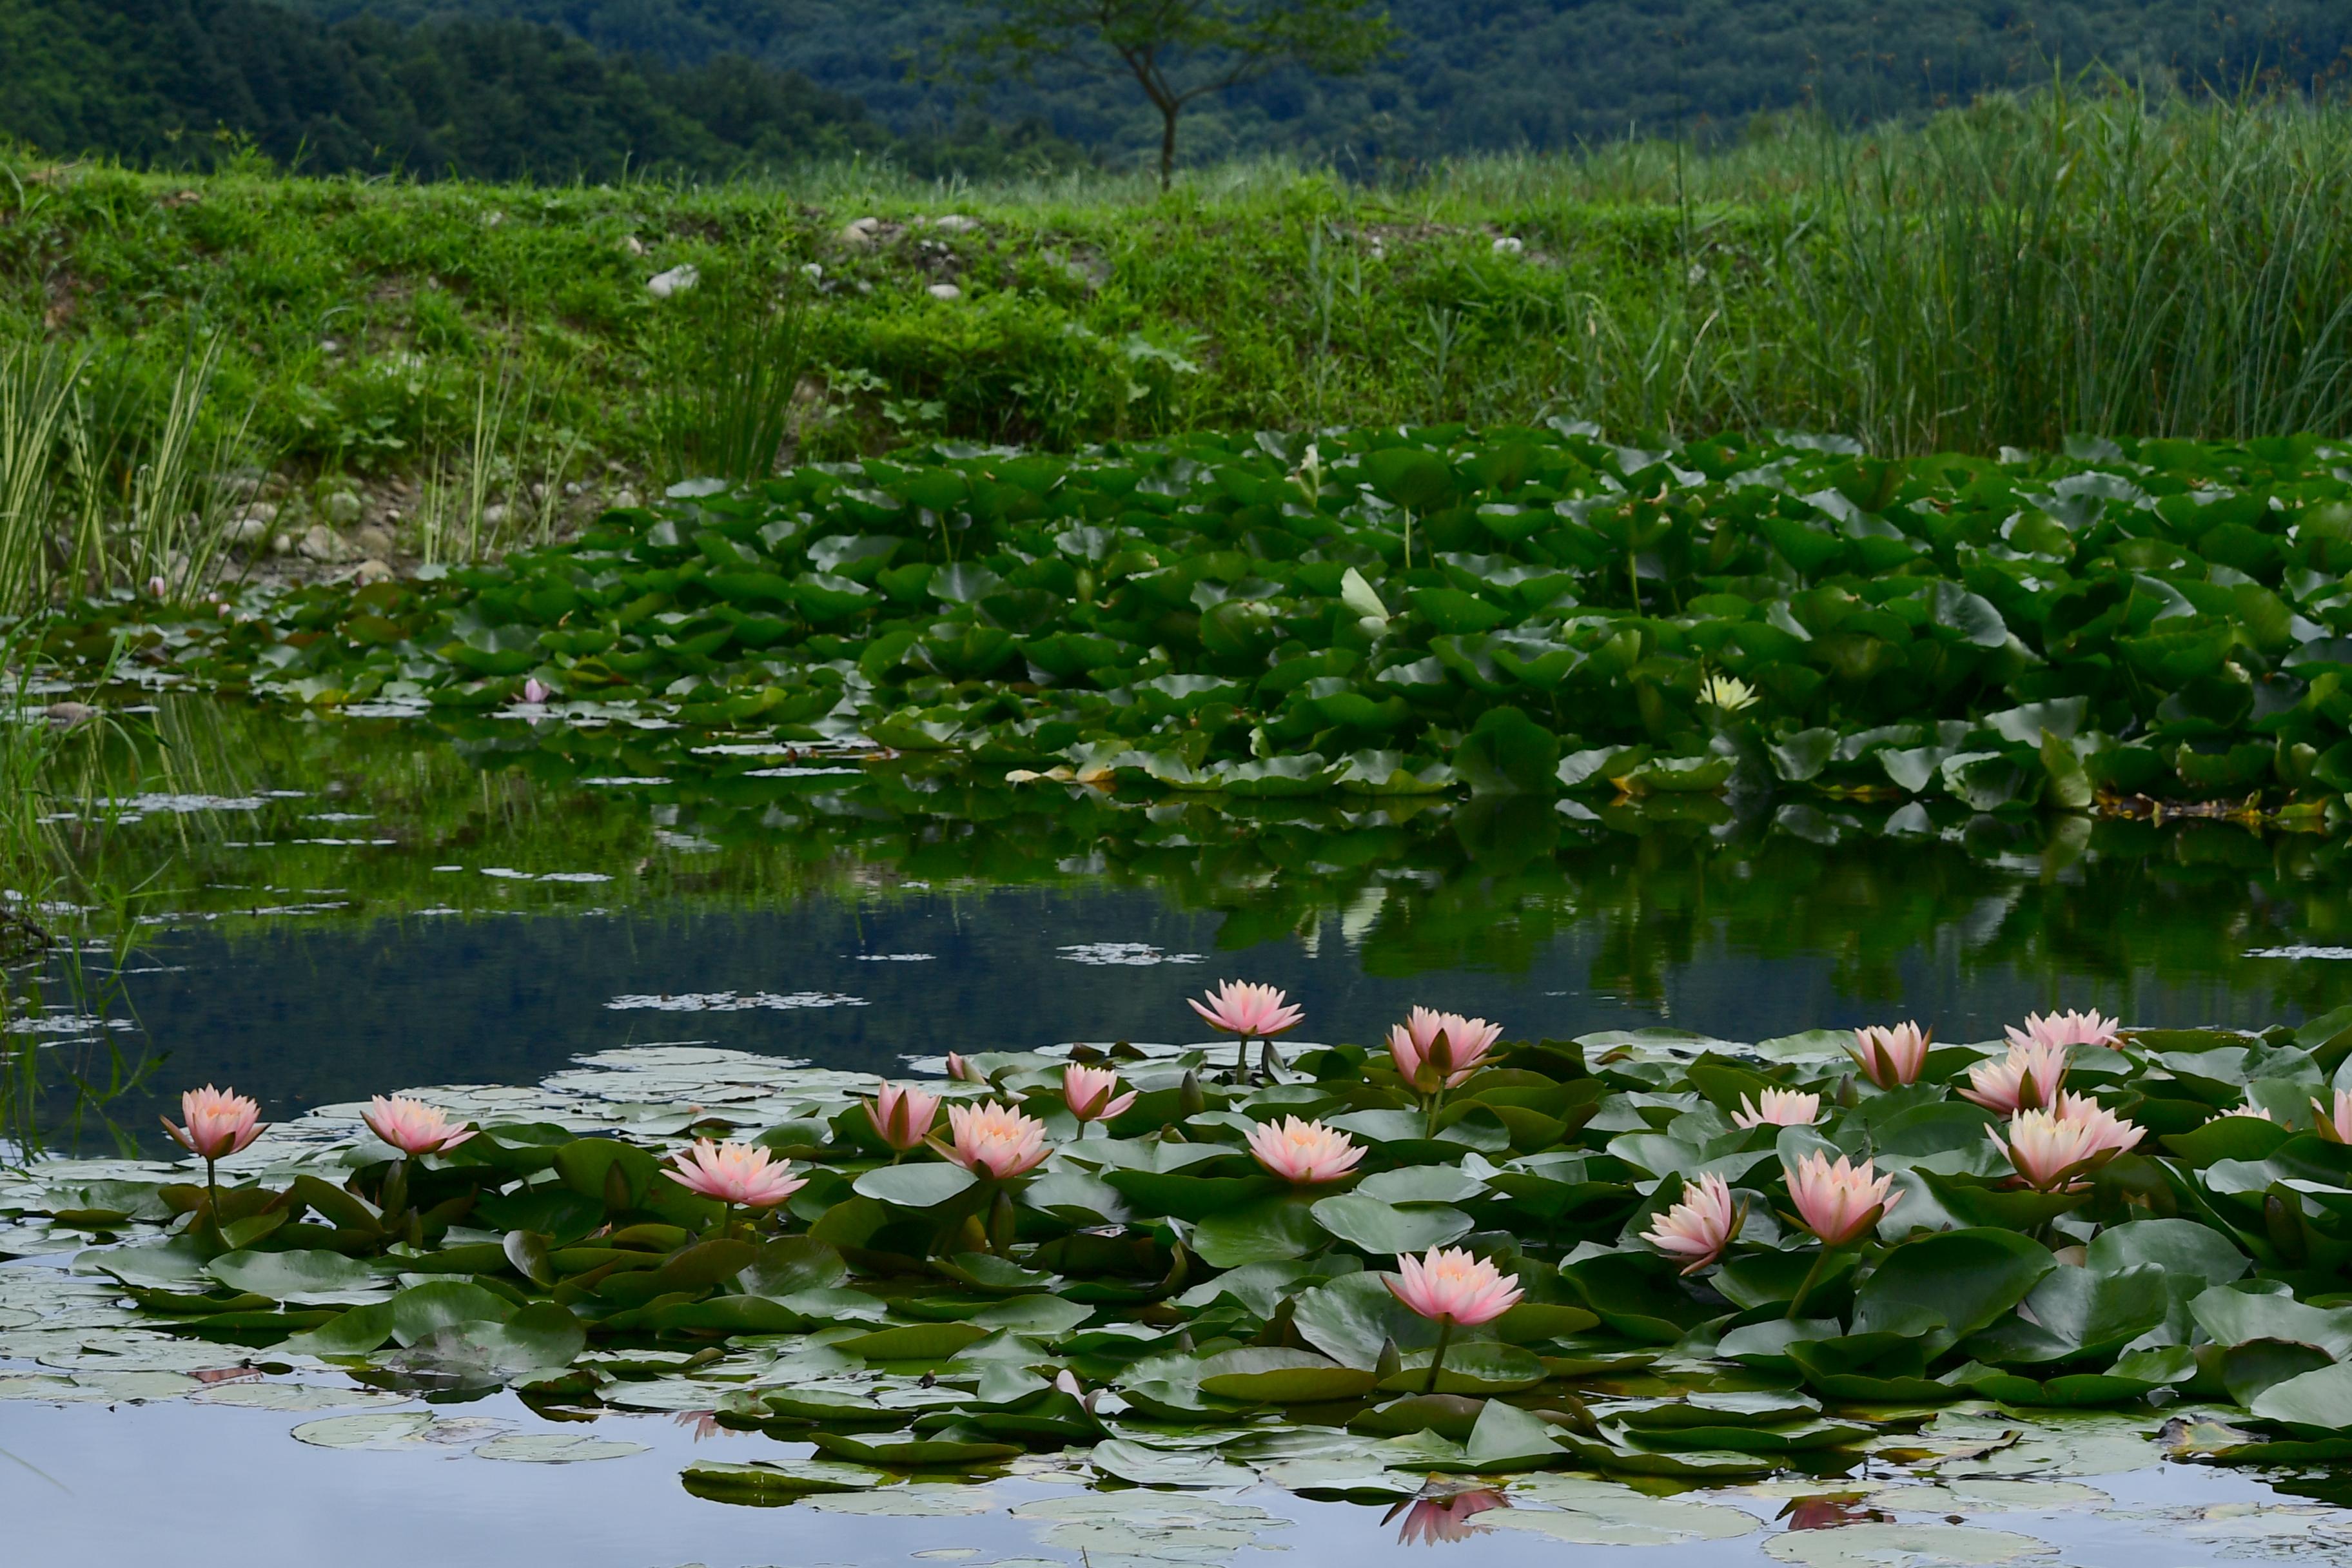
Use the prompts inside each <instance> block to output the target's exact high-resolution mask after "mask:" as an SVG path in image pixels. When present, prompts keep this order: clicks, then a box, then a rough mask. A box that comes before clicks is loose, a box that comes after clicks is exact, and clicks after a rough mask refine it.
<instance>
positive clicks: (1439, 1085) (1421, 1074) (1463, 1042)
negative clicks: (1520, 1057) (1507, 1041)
mask: <svg viewBox="0 0 2352 1568" xmlns="http://www.w3.org/2000/svg"><path fill="white" fill-rule="evenodd" d="M1502 1032H1503V1026H1502V1025H1500V1024H1490V1023H1488V1022H1486V1019H1484V1018H1465V1017H1464V1016H1462V1015H1461V1014H1459V1013H1433V1012H1431V1011H1430V1010H1429V1009H1428V1008H1426V1007H1415V1008H1414V1009H1413V1010H1412V1012H1411V1013H1410V1014H1408V1015H1406V1017H1405V1021H1404V1022H1403V1023H1402V1024H1397V1025H1393V1026H1391V1027H1390V1029H1389V1055H1390V1057H1391V1058H1393V1059H1394V1060H1395V1062H1396V1070H1397V1076H1398V1077H1399V1078H1401V1079H1404V1080H1405V1081H1406V1082H1407V1083H1409V1084H1411V1085H1412V1086H1413V1088H1415V1089H1419V1090H1421V1092H1422V1093H1423V1094H1434V1093H1436V1092H1437V1091H1438V1090H1439V1089H1455V1088H1459V1087H1460V1086H1461V1085H1462V1084H1463V1083H1465V1082H1466V1081H1468V1079H1469V1077H1470V1075H1471V1074H1472V1073H1474V1072H1475V1071H1477V1070H1478V1064H1479V1063H1480V1062H1481V1061H1483V1060H1484V1059H1485V1058H1486V1052H1487V1051H1488V1050H1489V1049H1490V1048H1491V1047H1493V1046H1494V1044H1495V1040H1496V1037H1498V1036H1500V1035H1501V1034H1502Z"/></svg>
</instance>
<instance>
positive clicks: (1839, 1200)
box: [1780, 1149, 1903, 1247]
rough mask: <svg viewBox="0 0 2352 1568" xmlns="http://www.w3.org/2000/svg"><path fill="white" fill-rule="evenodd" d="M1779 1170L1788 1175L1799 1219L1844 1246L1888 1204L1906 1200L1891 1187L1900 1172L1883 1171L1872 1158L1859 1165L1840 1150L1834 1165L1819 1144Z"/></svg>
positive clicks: (1829, 1242) (1832, 1243)
mask: <svg viewBox="0 0 2352 1568" xmlns="http://www.w3.org/2000/svg"><path fill="white" fill-rule="evenodd" d="M1780 1170H1781V1173H1782V1174H1783V1175H1785V1176H1787V1177H1788V1179H1789V1200H1790V1202H1791V1203H1792V1204H1794V1205H1796V1208H1797V1218H1798V1220H1799V1221H1800V1222H1801V1223H1802V1224H1803V1226H1804V1227H1805V1228H1806V1229H1807V1230H1810V1231H1811V1232H1812V1233H1813V1234H1814V1235H1815V1236H1816V1237H1820V1238H1821V1242H1822V1246H1824V1247H1843V1246H1845V1245H1846V1244H1847V1243H1848V1242H1851V1241H1853V1240H1854V1239H1855V1238H1856V1237H1862V1236H1864V1235H1866V1234H1868V1233H1869V1232H1870V1231H1871V1230H1872V1229H1873V1228H1874V1226H1876V1225H1877V1224H1878V1221H1879V1219H1880V1217H1881V1216H1882V1215H1885V1213H1886V1211H1887V1210H1889V1209H1891V1208H1893V1207H1894V1206H1895V1205H1896V1204H1898V1203H1901V1202H1902V1201H1903V1194H1901V1193H1892V1194H1890V1193H1889V1192H1888V1189H1889V1188H1890V1187H1892V1186H1893V1185H1894V1184H1895V1178H1894V1177H1893V1176H1892V1175H1885V1176H1882V1175H1880V1174H1878V1173H1877V1170H1876V1169H1875V1167H1874V1164H1873V1163H1872V1162H1871V1161H1868V1160H1864V1162H1863V1163H1861V1164H1859V1165H1856V1164H1854V1163H1853V1161H1852V1160H1850V1159H1849V1158H1848V1157H1847V1156H1845V1155H1843V1154H1841V1155H1839V1156H1838V1160H1837V1163H1836V1164H1834V1165H1832V1164H1831V1163H1830V1160H1829V1156H1828V1155H1826V1154H1824V1153H1822V1152H1821V1151H1820V1150H1818V1149H1817V1150H1815V1151H1814V1152H1811V1154H1808V1155H1806V1156H1805V1157H1804V1158H1803V1159H1801V1160H1800V1161H1798V1162H1797V1163H1795V1164H1794V1165H1788V1164H1784V1165H1782V1166H1781V1167H1780Z"/></svg>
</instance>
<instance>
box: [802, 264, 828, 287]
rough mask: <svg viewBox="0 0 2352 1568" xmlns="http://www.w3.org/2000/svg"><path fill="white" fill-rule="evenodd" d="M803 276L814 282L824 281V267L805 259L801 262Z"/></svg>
mask: <svg viewBox="0 0 2352 1568" xmlns="http://www.w3.org/2000/svg"><path fill="white" fill-rule="evenodd" d="M801 276H802V277H803V278H805V279H808V280H809V281H810V282H812V283H822V282H824V268H823V267H821V266H819V265H818V264H817V263H815V262H814V261H803V262H802V263H801Z"/></svg>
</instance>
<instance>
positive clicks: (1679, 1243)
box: [1642, 1096, 1811, 1274]
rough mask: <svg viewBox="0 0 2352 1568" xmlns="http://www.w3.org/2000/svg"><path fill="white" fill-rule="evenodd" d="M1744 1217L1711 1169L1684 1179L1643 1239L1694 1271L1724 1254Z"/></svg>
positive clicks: (1745, 1212) (1686, 1268) (1643, 1235)
mask: <svg viewBox="0 0 2352 1568" xmlns="http://www.w3.org/2000/svg"><path fill="white" fill-rule="evenodd" d="M1807 1098H1809V1099H1810V1098H1811V1097H1810V1096H1808V1097H1807ZM1747 1218H1748V1211H1747V1210H1746V1209H1744V1208H1740V1207H1738V1206H1736V1205H1734V1204H1733V1203H1732V1201H1731V1187H1730V1185H1729V1184H1727V1182H1725V1181H1724V1179H1723V1178H1722V1177H1721V1176H1719V1175H1717V1174H1716V1173H1713V1172H1712V1171H1710V1172H1708V1173H1706V1174H1705V1175H1703V1176H1697V1177H1695V1178H1693V1179H1692V1180H1690V1181H1688V1182H1685V1183H1684V1184H1683V1195H1682V1201H1681V1202H1680V1203H1677V1204H1675V1206H1674V1207H1672V1208H1670V1209H1668V1210H1666V1212H1665V1213H1664V1214H1662V1215H1657V1216H1656V1217H1655V1218H1654V1219H1653V1220H1652V1221H1651V1222H1650V1228H1649V1229H1648V1230H1646V1231H1644V1232H1643V1234H1642V1239H1643V1240H1644V1241H1646V1242H1648V1243H1649V1244H1650V1245H1651V1246H1652V1247H1656V1248H1657V1249H1658V1250H1659V1251H1661V1252H1664V1253H1668V1254H1671V1255H1672V1256H1674V1257H1675V1258H1682V1259H1685V1265H1684V1268H1683V1272H1684V1273H1685V1274H1696V1273H1697V1272H1698V1271H1699V1270H1700V1269H1702V1268H1706V1266H1707V1265H1708V1264H1710V1263H1712V1262H1714V1261H1715V1260H1716V1259H1717V1258H1720V1257H1722V1256H1723V1249H1724V1248H1725V1247H1728V1246H1730V1245H1731V1242H1732V1238H1733V1237H1737V1236H1738V1234H1739V1227H1740V1226H1741V1224H1742V1223H1743V1222H1745V1221H1746V1219H1747Z"/></svg>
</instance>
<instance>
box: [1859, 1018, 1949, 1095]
mask: <svg viewBox="0 0 2352 1568" xmlns="http://www.w3.org/2000/svg"><path fill="white" fill-rule="evenodd" d="M1935 1037H1936V1032H1935V1031H1934V1030H1933V1029H1927V1030H1922V1029H1921V1028H1920V1027H1919V1026H1918V1025H1917V1024H1916V1023H1912V1024H1895V1025H1894V1026H1875V1025H1874V1026H1872V1027H1870V1028H1867V1029H1856V1030H1855V1031H1854V1032H1853V1044H1852V1045H1850V1046H1848V1047H1846V1051H1847V1053H1848V1054H1849V1055H1851V1056H1852V1057H1853V1059H1854V1061H1855V1062H1856V1063H1857V1064H1859V1065H1860V1066H1861V1068H1862V1075H1863V1077H1864V1078H1866V1079H1870V1081H1871V1082H1873V1083H1874V1084H1876V1085H1877V1086H1878V1087H1879V1088H1881V1089H1895V1088H1899V1087H1900V1086H1902V1085H1904V1084H1906V1083H1916V1081H1918V1078H1919V1069H1920V1068H1922V1067H1924V1066H1925V1065H1927V1042H1928V1041H1930V1040H1932V1039H1934V1038H1935Z"/></svg>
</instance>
